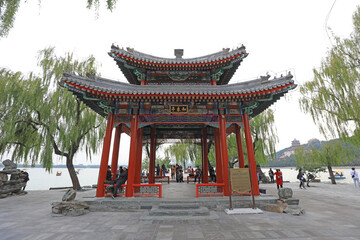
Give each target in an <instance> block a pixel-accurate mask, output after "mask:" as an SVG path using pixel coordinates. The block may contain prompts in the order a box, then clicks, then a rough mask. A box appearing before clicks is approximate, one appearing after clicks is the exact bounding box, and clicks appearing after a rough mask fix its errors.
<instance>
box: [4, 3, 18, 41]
mask: <svg viewBox="0 0 360 240" xmlns="http://www.w3.org/2000/svg"><path fill="white" fill-rule="evenodd" d="M19 6H20V0H0V38H2V37H5V36H7V35H8V33H9V31H10V29H11V28H12V27H13V25H14V21H15V16H16V13H17V11H18V9H19Z"/></svg>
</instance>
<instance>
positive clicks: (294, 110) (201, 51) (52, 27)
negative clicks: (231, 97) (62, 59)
mask: <svg viewBox="0 0 360 240" xmlns="http://www.w3.org/2000/svg"><path fill="white" fill-rule="evenodd" d="M103 2H105V1H104V0H102V5H101V6H100V11H99V16H98V18H96V14H95V11H94V10H88V9H86V1H85V0H78V1H73V0H72V1H71V0H51V1H50V0H47V1H45V0H43V1H41V4H40V6H39V1H36V0H35V1H28V2H27V3H22V5H21V8H20V10H19V12H18V14H17V18H16V22H15V25H14V28H13V29H12V30H11V31H10V34H9V36H8V37H7V38H4V39H0V66H2V67H7V68H9V69H11V70H13V71H22V72H23V73H28V72H30V71H35V72H38V71H39V69H38V68H37V67H36V61H37V52H38V51H39V50H41V49H44V48H46V47H49V46H55V47H56V53H57V54H58V55H63V54H64V53H65V52H74V53H75V56H76V57H77V58H79V59H84V58H86V57H87V56H89V55H91V54H92V55H94V56H95V58H96V59H97V61H98V63H99V64H101V67H100V71H99V72H100V73H101V75H102V76H103V77H106V78H110V79H114V80H120V81H126V80H125V77H124V76H123V75H122V73H121V71H120V69H119V68H118V67H117V65H116V64H115V62H114V61H113V59H112V58H110V57H109V56H108V54H107V53H108V51H109V50H110V46H111V44H112V43H115V44H117V45H119V46H120V47H128V46H129V47H133V48H135V49H136V50H138V51H141V52H144V53H148V54H151V55H155V56H160V57H173V56H174V53H173V52H174V49H175V48H183V49H184V58H191V57H197V56H202V55H207V54H210V53H214V52H217V51H219V50H221V49H222V48H225V47H229V48H234V47H237V46H240V45H241V44H244V45H245V46H246V50H247V52H248V53H249V56H248V57H247V58H245V59H244V61H243V63H242V64H241V66H240V67H239V68H238V70H237V72H236V74H235V75H234V76H233V78H232V79H233V80H232V82H238V81H245V80H251V79H254V78H257V77H258V76H260V75H264V74H265V73H266V72H269V73H270V74H271V75H272V76H273V75H274V74H281V73H286V72H287V71H289V70H290V71H291V72H292V74H293V75H294V76H295V80H296V83H297V84H303V83H304V82H306V81H309V80H311V79H312V76H313V75H312V69H313V68H314V67H316V68H317V67H318V66H319V65H320V61H321V59H322V58H323V57H324V56H325V54H326V51H327V50H328V49H329V47H331V43H330V41H329V39H328V37H327V34H326V31H325V19H326V16H327V14H328V13H329V10H330V8H331V6H332V4H333V1H332V0H316V1H314V0H301V1H295V0H292V1H289V0H283V1H280V0H273V1H269V0H263V1H260V0H252V1H242V0H234V1H226V0H223V1H209V0H206V1H202V0H196V1H194V0H191V1H190V0H181V1H175V0H174V1H168V0H152V1H148V0H143V1H138V0H132V1H124V0H119V1H118V3H117V5H116V9H115V10H114V11H113V12H110V11H107V10H106V9H105V5H104V4H103ZM357 5H359V1H355V0H346V1H345V0H343V1H337V2H336V3H335V5H334V8H333V10H332V12H331V14H330V17H329V20H328V26H329V27H331V28H332V30H333V31H334V33H335V34H336V35H339V36H342V37H347V36H348V34H349V33H350V32H351V31H352V14H353V12H354V11H355V10H356V6H357ZM299 95H300V94H299V91H298V90H295V91H292V92H291V93H289V94H288V96H289V97H288V98H287V99H285V98H282V99H280V100H279V101H278V102H276V103H275V104H274V105H273V109H275V121H276V126H277V132H278V137H279V143H278V144H277V150H280V149H283V148H285V147H289V146H290V143H291V141H292V140H293V139H294V138H296V139H298V140H300V142H301V143H306V142H307V141H308V140H309V139H311V138H318V139H320V140H323V139H324V137H323V136H321V135H320V133H319V131H318V129H317V127H316V126H315V125H314V124H313V122H312V119H311V117H310V116H309V115H305V114H304V113H302V112H301V111H300V108H299V105H298V98H299ZM99 147H100V149H101V146H99ZM120 151H121V153H120V161H121V164H127V161H128V155H129V138H128V137H126V136H125V135H124V134H123V135H122V138H121V149H120ZM76 158H77V159H76V160H75V163H89V162H88V161H86V159H85V156H84V155H83V154H78V155H77V156H76ZM61 162H62V163H64V160H63V161H61ZM99 162H100V155H95V156H94V157H93V161H92V164H99Z"/></svg>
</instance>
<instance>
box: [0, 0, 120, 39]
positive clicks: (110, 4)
mask: <svg viewBox="0 0 360 240" xmlns="http://www.w3.org/2000/svg"><path fill="white" fill-rule="evenodd" d="M20 2H21V1H20V0H0V38H3V37H6V36H7V35H8V34H9V31H10V29H11V28H12V27H13V26H14V22H15V17H16V13H17V11H18V10H19V7H20ZM100 2H101V1H100V0H87V8H89V9H90V8H95V11H96V14H98V11H99V7H100ZM116 2H117V0H105V4H106V8H107V9H108V10H110V11H112V10H113V9H114V8H115V5H116ZM39 3H41V0H39Z"/></svg>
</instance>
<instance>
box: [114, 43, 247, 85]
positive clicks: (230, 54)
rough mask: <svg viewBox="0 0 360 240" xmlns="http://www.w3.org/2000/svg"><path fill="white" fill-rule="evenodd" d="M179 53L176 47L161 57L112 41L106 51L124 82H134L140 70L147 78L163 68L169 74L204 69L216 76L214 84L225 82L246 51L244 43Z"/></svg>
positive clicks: (136, 82)
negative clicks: (210, 50) (201, 53)
mask: <svg viewBox="0 0 360 240" xmlns="http://www.w3.org/2000/svg"><path fill="white" fill-rule="evenodd" d="M182 53H183V50H182V49H176V50H175V54H176V58H162V57H155V56H152V55H149V54H145V53H142V52H138V51H135V50H134V49H132V48H127V49H126V50H125V49H122V48H119V47H116V46H114V45H112V46H111V51H110V52H109V55H110V56H111V57H112V58H114V60H115V61H116V63H117V65H118V66H119V68H120V69H121V71H122V72H123V74H124V75H125V77H126V78H127V80H128V82H129V83H132V84H138V85H139V84H140V81H139V77H140V76H141V75H142V74H143V75H144V78H146V79H144V80H150V78H151V75H152V73H154V74H159V73H164V72H166V73H167V74H169V75H171V73H172V72H187V73H188V74H189V75H191V74H195V73H194V71H197V73H199V72H201V71H207V72H208V73H209V74H214V75H217V76H218V78H219V79H217V85H222V84H227V83H229V81H230V79H231V77H232V76H233V75H234V73H235V71H236V70H237V68H238V67H239V65H240V63H241V62H242V60H243V59H244V58H245V57H247V55H248V53H246V50H245V47H244V46H241V47H238V48H236V49H233V50H230V49H228V48H224V49H223V50H222V51H219V52H216V53H213V54H210V55H206V56H202V57H197V58H182ZM208 78H211V77H210V76H208Z"/></svg>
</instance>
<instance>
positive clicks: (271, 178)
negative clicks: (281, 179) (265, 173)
mask: <svg viewBox="0 0 360 240" xmlns="http://www.w3.org/2000/svg"><path fill="white" fill-rule="evenodd" d="M269 177H270V181H271V182H272V183H273V182H274V172H273V170H272V169H271V168H270V170H269Z"/></svg>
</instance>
